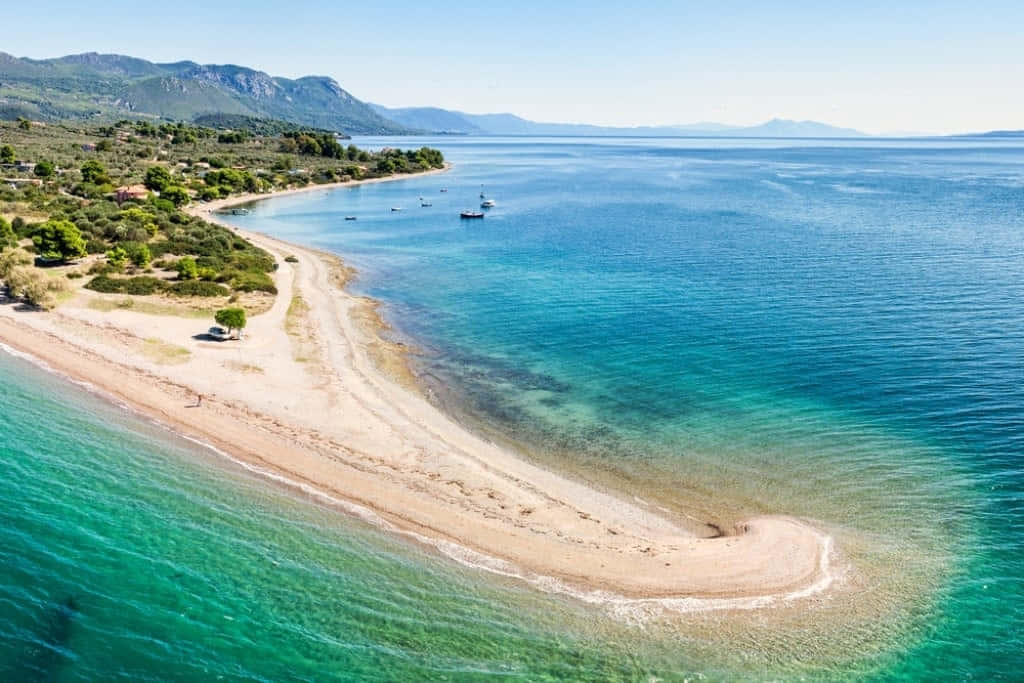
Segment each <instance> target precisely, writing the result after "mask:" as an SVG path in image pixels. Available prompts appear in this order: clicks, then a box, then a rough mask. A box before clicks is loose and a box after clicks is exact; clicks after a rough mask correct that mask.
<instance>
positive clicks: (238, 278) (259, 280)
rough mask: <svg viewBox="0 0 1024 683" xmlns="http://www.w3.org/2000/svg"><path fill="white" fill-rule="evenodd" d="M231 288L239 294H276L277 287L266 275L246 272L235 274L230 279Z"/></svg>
mask: <svg viewBox="0 0 1024 683" xmlns="http://www.w3.org/2000/svg"><path fill="white" fill-rule="evenodd" d="M231 287H232V289H236V290H238V291H239V292H269V293H270V294H277V287H276V286H275V285H274V281H273V280H271V279H270V276H269V275H267V274H266V273H254V272H251V271H246V272H244V273H236V274H235V275H234V276H233V277H232V278H231Z"/></svg>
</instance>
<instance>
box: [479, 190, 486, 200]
mask: <svg viewBox="0 0 1024 683" xmlns="http://www.w3.org/2000/svg"><path fill="white" fill-rule="evenodd" d="M486 196H487V195H485V194H484V193H483V190H481V191H480V199H483V198H484V197H486Z"/></svg>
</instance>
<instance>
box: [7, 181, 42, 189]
mask: <svg viewBox="0 0 1024 683" xmlns="http://www.w3.org/2000/svg"><path fill="white" fill-rule="evenodd" d="M0 182H3V183H7V184H8V185H10V186H11V187H12V188H14V189H17V188H18V186H19V185H36V186H41V185H42V184H43V181H42V180H40V179H39V178H4V179H3V180H0Z"/></svg>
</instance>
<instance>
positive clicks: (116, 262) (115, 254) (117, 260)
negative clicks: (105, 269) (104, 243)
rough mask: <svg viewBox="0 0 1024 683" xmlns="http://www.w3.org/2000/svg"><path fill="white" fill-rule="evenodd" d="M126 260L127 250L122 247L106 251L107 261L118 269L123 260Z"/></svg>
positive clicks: (122, 265)
mask: <svg viewBox="0 0 1024 683" xmlns="http://www.w3.org/2000/svg"><path fill="white" fill-rule="evenodd" d="M127 260H128V252H127V251H125V250H124V249H123V248H122V247H114V248H113V249H111V250H110V251H108V252H107V263H109V264H110V265H112V266H114V267H115V268H117V269H118V270H120V269H121V268H123V267H124V264H125V262H126V261H127Z"/></svg>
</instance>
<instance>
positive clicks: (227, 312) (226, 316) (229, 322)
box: [213, 308, 245, 334]
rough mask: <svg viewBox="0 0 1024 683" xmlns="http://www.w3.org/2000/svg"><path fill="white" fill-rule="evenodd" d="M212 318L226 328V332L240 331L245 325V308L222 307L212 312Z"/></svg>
mask: <svg viewBox="0 0 1024 683" xmlns="http://www.w3.org/2000/svg"><path fill="white" fill-rule="evenodd" d="M213 319H214V320H216V321H217V324H218V325H221V326H222V327H226V328H228V334H231V332H232V330H239V331H240V330H242V328H244V327H245V309H244V308H222V309H220V310H219V311H217V312H216V313H215V314H214V316H213Z"/></svg>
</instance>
